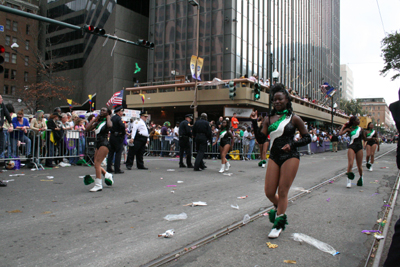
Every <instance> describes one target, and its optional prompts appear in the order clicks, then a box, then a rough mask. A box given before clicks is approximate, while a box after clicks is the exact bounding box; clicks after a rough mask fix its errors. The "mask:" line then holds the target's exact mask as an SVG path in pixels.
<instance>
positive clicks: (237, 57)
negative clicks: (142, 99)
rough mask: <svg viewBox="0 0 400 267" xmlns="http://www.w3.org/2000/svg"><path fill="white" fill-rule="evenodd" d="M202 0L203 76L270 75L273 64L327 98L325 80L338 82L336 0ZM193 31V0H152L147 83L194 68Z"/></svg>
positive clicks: (312, 94) (292, 83)
mask: <svg viewBox="0 0 400 267" xmlns="http://www.w3.org/2000/svg"><path fill="white" fill-rule="evenodd" d="M197 2H198V3H199V5H200V18H199V20H200V23H199V29H200V33H199V49H198V50H199V56H200V57H202V58H203V59H204V65H203V69H202V75H201V78H202V80H205V81H207V80H212V79H213V78H214V77H217V78H220V79H232V78H238V77H241V76H243V75H247V76H248V77H250V76H252V75H253V74H255V73H256V74H257V75H258V76H259V77H260V78H264V79H267V78H270V76H271V73H272V71H273V70H275V69H276V70H278V72H279V73H280V78H279V81H280V82H282V83H284V84H285V85H286V86H287V87H288V88H293V89H294V90H296V91H297V92H298V93H299V94H300V95H301V96H306V95H308V96H309V98H310V99H320V98H322V97H323V96H322V95H321V93H320V90H319V86H320V84H321V83H324V82H328V83H329V84H330V85H332V86H334V87H335V88H338V87H339V77H340V63H339V55H340V51H339V49H340V46H339V41H340V32H339V28H340V27H339V25H340V22H339V20H340V1H339V0H296V1H286V0H275V1H263V0H243V1H223V0H209V1H204V0H197ZM196 32H197V7H196V6H192V5H191V4H190V3H189V2H188V1H178V0H152V1H150V38H151V41H154V43H155V50H154V52H150V56H149V63H148V64H149V65H148V81H149V82H153V81H165V80H173V79H174V78H175V77H174V73H176V72H179V73H180V74H181V75H185V76H188V75H190V68H189V63H190V58H191V56H192V55H194V54H195V51H196V44H197V40H196V38H197V34H196ZM271 63H272V65H271ZM172 71H174V72H172ZM335 98H336V96H335Z"/></svg>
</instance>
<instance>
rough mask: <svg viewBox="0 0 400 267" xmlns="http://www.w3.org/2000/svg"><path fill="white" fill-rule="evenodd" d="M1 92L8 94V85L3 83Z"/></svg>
mask: <svg viewBox="0 0 400 267" xmlns="http://www.w3.org/2000/svg"><path fill="white" fill-rule="evenodd" d="M3 94H5V95H8V85H4V87H3Z"/></svg>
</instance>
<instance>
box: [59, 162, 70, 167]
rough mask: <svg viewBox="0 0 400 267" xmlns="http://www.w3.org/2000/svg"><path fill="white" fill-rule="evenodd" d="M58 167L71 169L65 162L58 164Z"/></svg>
mask: <svg viewBox="0 0 400 267" xmlns="http://www.w3.org/2000/svg"><path fill="white" fill-rule="evenodd" d="M58 165H60V166H61V167H71V164H69V163H65V162H60V163H59V164H58Z"/></svg>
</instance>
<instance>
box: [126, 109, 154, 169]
mask: <svg viewBox="0 0 400 267" xmlns="http://www.w3.org/2000/svg"><path fill="white" fill-rule="evenodd" d="M148 116H149V115H148V114H147V113H142V114H140V120H139V121H136V122H135V123H134V125H133V128H132V133H131V139H130V140H129V141H128V142H129V143H130V144H133V146H130V147H129V151H128V157H127V159H126V168H127V169H128V170H131V169H132V165H133V160H134V158H135V156H136V166H137V168H138V169H139V170H147V168H146V167H145V166H144V162H143V154H144V152H146V144H147V142H148V140H149V129H148V128H147V125H146V120H147V117H148Z"/></svg>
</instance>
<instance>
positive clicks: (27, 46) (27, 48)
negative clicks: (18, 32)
mask: <svg viewBox="0 0 400 267" xmlns="http://www.w3.org/2000/svg"><path fill="white" fill-rule="evenodd" d="M25 49H26V50H29V41H28V40H26V41H25Z"/></svg>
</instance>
